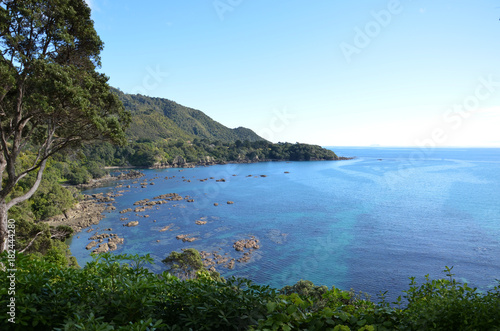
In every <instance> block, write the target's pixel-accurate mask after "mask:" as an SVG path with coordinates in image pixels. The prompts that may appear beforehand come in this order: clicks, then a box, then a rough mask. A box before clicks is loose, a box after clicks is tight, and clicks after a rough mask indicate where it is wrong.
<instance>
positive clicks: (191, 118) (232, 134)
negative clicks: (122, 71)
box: [113, 89, 264, 142]
mask: <svg viewBox="0 0 500 331" xmlns="http://www.w3.org/2000/svg"><path fill="white" fill-rule="evenodd" d="M113 90H114V92H115V93H116V94H117V95H118V97H119V98H120V100H121V101H122V102H123V105H124V107H125V109H126V110H128V111H130V112H131V114H132V124H131V126H130V128H129V129H128V130H127V134H128V136H129V139H130V140H132V141H136V140H141V139H149V140H157V139H169V138H175V139H184V140H192V139H194V138H200V139H209V140H219V141H222V142H234V141H236V140H241V141H250V142H254V141H260V140H264V139H263V138H261V137H259V136H258V135H257V134H256V133H255V132H253V131H252V130H250V129H247V128H243V127H239V128H236V129H230V128H228V127H226V126H224V125H222V124H220V123H219V122H217V121H214V120H213V119H211V118H210V117H209V116H207V115H206V114H204V113H203V112H201V111H199V110H196V109H193V108H188V107H185V106H182V105H180V104H178V103H176V102H174V101H171V100H168V99H163V98H153V97H148V96H144V95H140V94H125V93H123V92H121V91H119V90H117V89H113Z"/></svg>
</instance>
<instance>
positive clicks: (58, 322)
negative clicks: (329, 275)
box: [0, 252, 500, 331]
mask: <svg viewBox="0 0 500 331" xmlns="http://www.w3.org/2000/svg"><path fill="white" fill-rule="evenodd" d="M0 262H2V263H4V264H6V263H7V262H8V261H7V254H5V253H4V254H2V255H0ZM151 262H152V258H151V257H150V256H149V255H146V256H143V257H140V256H137V255H112V254H110V253H105V254H101V255H99V256H94V260H93V261H92V262H90V263H88V264H87V265H86V266H85V267H84V268H83V269H77V268H68V267H67V266H66V265H65V264H64V263H63V261H62V260H60V259H59V258H58V257H57V254H55V255H54V254H52V253H50V252H49V253H48V254H47V255H46V256H36V255H33V254H32V255H24V254H18V255H17V257H16V269H17V271H16V273H15V276H16V289H15V290H16V293H15V296H14V297H15V305H16V324H13V323H10V322H8V319H9V318H10V316H9V315H8V314H5V313H2V314H0V325H2V330H53V329H55V330H76V329H81V330H155V329H160V330H292V329H293V330H334V331H338V330H360V331H369V330H499V325H500V291H499V288H498V287H496V288H494V289H493V290H491V291H489V292H487V293H479V292H478V291H477V290H476V289H473V288H470V287H468V286H467V285H466V284H461V283H459V282H457V281H456V280H454V279H453V277H452V276H453V275H452V274H451V269H450V268H447V269H446V272H447V274H448V276H449V279H440V280H430V279H429V278H428V277H426V282H425V283H424V284H422V285H420V286H418V285H417V284H416V283H415V279H414V278H411V279H412V283H411V284H410V288H409V290H407V291H405V292H404V293H405V295H404V300H406V302H407V303H406V306H405V307H402V306H403V300H402V299H401V298H399V299H398V302H397V306H396V307H391V306H390V304H388V303H387V302H385V300H383V301H382V302H380V303H378V304H375V303H373V302H371V301H369V300H367V299H362V298H361V297H360V296H356V295H354V293H352V292H346V291H342V290H339V289H337V288H335V287H332V288H331V289H326V288H325V287H322V286H314V284H312V283H311V282H308V281H300V282H298V283H297V284H295V285H293V286H287V287H285V288H283V289H282V290H281V293H282V294H280V293H279V292H278V291H277V290H275V289H272V288H270V287H268V286H260V285H256V284H253V283H252V282H251V281H249V280H246V279H238V278H230V279H227V280H224V279H216V278H214V277H212V276H211V275H210V274H209V273H208V272H206V271H204V270H200V271H198V272H197V274H196V276H197V277H196V278H195V279H188V280H185V281H182V280H180V279H179V278H177V277H175V276H172V275H171V274H169V273H166V272H164V273H162V274H155V273H153V272H151V271H149V270H148V269H147V268H145V265H146V264H147V263H151ZM0 274H1V275H2V277H0V306H1V307H7V305H8V304H9V303H10V298H11V297H12V294H9V286H10V279H9V278H8V277H6V276H7V274H6V272H4V271H2V272H0Z"/></svg>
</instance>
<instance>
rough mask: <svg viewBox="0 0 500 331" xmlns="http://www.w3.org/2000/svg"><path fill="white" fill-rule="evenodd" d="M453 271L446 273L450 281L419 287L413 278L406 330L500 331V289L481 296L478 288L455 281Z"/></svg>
mask: <svg viewBox="0 0 500 331" xmlns="http://www.w3.org/2000/svg"><path fill="white" fill-rule="evenodd" d="M452 269H453V267H452V268H448V267H446V269H445V270H444V272H446V275H447V276H448V277H449V279H437V280H430V279H429V275H426V276H425V283H423V284H422V285H420V286H418V284H417V283H416V281H415V277H411V278H410V279H411V283H410V289H409V290H407V291H405V296H404V298H405V299H406V300H407V301H408V305H407V307H406V309H404V311H403V312H402V321H403V323H402V327H403V328H405V329H407V330H423V329H439V330H499V329H500V289H499V287H495V288H494V289H493V290H491V291H489V292H488V293H486V294H484V293H479V292H478V291H477V289H476V288H471V287H469V286H467V284H466V283H465V284H462V283H460V282H458V281H456V280H455V279H454V278H453V276H454V275H453V274H452V273H451V271H452Z"/></svg>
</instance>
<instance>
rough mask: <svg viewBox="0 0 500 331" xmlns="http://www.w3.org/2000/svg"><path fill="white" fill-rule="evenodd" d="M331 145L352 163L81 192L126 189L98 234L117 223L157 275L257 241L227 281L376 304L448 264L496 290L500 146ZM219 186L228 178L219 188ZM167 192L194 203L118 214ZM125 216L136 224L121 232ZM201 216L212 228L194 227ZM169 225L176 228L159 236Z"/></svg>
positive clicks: (216, 169)
mask: <svg viewBox="0 0 500 331" xmlns="http://www.w3.org/2000/svg"><path fill="white" fill-rule="evenodd" d="M331 149H332V150H334V151H335V152H336V153H337V154H338V155H342V156H355V157H356V158H355V159H353V160H347V161H315V162H265V163H254V164H228V165H217V166H211V167H198V168H193V169H162V170H145V171H144V173H145V174H146V177H144V178H146V179H148V180H152V182H154V184H155V185H147V187H146V188H142V187H141V186H140V185H139V183H138V184H132V182H133V181H132V180H127V181H120V182H116V183H113V184H112V186H107V187H102V188H99V189H93V190H88V191H85V192H84V193H86V194H94V193H99V192H105V193H107V192H117V191H120V190H124V188H117V187H116V185H118V184H123V185H129V184H130V185H131V188H130V189H125V190H126V192H123V196H120V197H117V198H116V202H115V203H114V205H115V207H116V208H117V209H116V210H115V211H112V212H108V213H106V217H105V219H103V220H102V221H101V223H100V224H99V225H98V226H97V227H98V228H100V229H105V228H109V227H111V228H112V229H113V231H112V232H113V233H117V234H118V235H119V236H120V237H124V238H125V243H124V244H123V245H121V246H119V249H118V250H117V251H116V253H132V254H135V253H139V254H146V253H150V254H151V256H153V257H154V258H155V261H156V264H155V265H153V266H152V267H151V268H152V270H154V271H157V272H161V271H162V270H163V269H164V267H163V266H162V263H161V260H162V259H163V258H165V257H166V256H167V255H169V253H170V252H171V251H173V250H177V251H179V250H180V249H182V248H189V247H194V248H196V249H198V250H200V251H201V250H204V251H210V252H211V251H216V250H217V251H219V254H221V255H225V254H226V253H227V255H226V256H230V257H233V258H239V257H241V256H242V253H240V252H236V251H235V250H234V248H233V243H234V242H235V241H236V240H239V239H248V238H250V236H255V237H256V238H258V239H259V241H260V249H258V250H256V251H254V252H253V254H252V258H251V260H250V261H249V262H248V263H236V267H235V268H234V269H233V270H229V269H226V268H224V267H222V266H218V267H217V270H218V271H219V272H221V274H222V275H223V276H230V275H235V276H242V277H247V278H250V279H252V280H254V281H255V282H257V283H259V284H266V285H271V286H273V287H277V288H281V287H283V286H285V285H292V284H294V283H295V282H297V281H298V280H300V279H308V280H311V281H313V282H314V283H315V284H317V285H327V286H329V287H330V286H332V285H334V286H336V287H338V288H341V289H350V288H353V289H355V290H356V291H363V292H366V293H368V294H370V295H372V296H376V295H377V294H378V293H380V292H384V291H388V296H389V298H395V297H397V296H398V295H400V294H402V293H401V291H403V290H406V289H408V283H409V280H408V277H410V276H416V277H417V280H423V276H424V275H426V274H430V277H431V278H438V277H440V278H443V277H445V275H444V273H443V272H442V270H444V268H445V266H449V267H451V266H453V267H454V269H453V271H454V273H455V274H456V277H457V278H458V279H459V280H461V281H465V282H468V283H469V284H470V285H472V286H476V287H479V288H480V289H482V290H487V289H489V288H491V287H492V286H494V285H497V283H496V281H495V279H500V203H499V202H500V149H487V148H484V149H481V148H460V149H459V148H435V149H418V148H353V147H332V148H331ZM285 172H288V173H285ZM250 175H251V176H250ZM261 175H265V177H263V176H261ZM174 176H175V177H174ZM182 177H184V178H182ZM210 177H214V179H208V180H207V181H203V182H201V181H200V179H205V178H210ZM144 178H142V179H140V180H139V181H140V182H141V181H142V180H143V179H144ZM166 178H170V179H166ZM220 178H225V179H226V182H216V181H215V179H220ZM184 179H190V180H191V182H186V181H184ZM171 192H175V193H178V194H180V195H182V196H186V195H189V196H190V197H191V198H193V199H194V200H195V201H194V202H192V203H189V202H187V201H172V202H169V203H168V204H163V205H158V206H156V207H157V208H156V207H155V208H153V209H150V210H147V211H146V212H140V213H137V214H139V215H145V214H147V215H149V217H148V218H143V217H139V216H136V213H127V214H120V213H119V211H121V210H123V209H126V208H130V207H135V206H133V203H134V202H136V201H138V200H141V199H146V198H148V199H152V198H153V197H155V196H157V195H160V194H166V193H171ZM227 201H234V204H227ZM214 203H219V205H218V206H214ZM121 217H129V220H127V222H128V221H132V220H138V221H139V225H138V226H136V227H131V228H129V227H124V226H122V224H123V223H124V222H123V221H121V220H120V218H121ZM200 219H202V220H206V221H207V224H205V225H197V224H195V221H196V220H200ZM155 220H156V222H154V221H155ZM169 224H172V225H173V226H172V231H165V232H160V231H159V230H160V229H161V228H162V227H164V226H166V225H169ZM94 228H96V226H94ZM179 234H189V235H190V236H192V237H196V238H197V240H196V241H194V242H191V243H189V242H186V243H184V242H182V241H180V240H177V239H176V236H177V235H179ZM90 235H91V234H89V233H87V232H86V231H85V230H83V231H82V232H81V233H79V234H78V235H75V237H74V238H73V239H72V241H71V244H70V247H71V251H72V253H73V255H74V256H76V258H77V259H78V261H79V263H80V264H81V265H84V264H85V262H87V261H90V260H91V257H90V252H89V251H87V250H86V249H85V246H86V245H87V244H88V243H89V240H88V237H90ZM77 236H79V237H77ZM157 240H159V242H157Z"/></svg>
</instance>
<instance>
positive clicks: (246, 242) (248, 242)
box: [233, 236, 260, 252]
mask: <svg viewBox="0 0 500 331" xmlns="http://www.w3.org/2000/svg"><path fill="white" fill-rule="evenodd" d="M233 248H234V249H235V250H237V251H239V252H243V251H244V250H245V249H259V248H260V246H259V239H256V238H255V237H254V236H252V237H251V238H250V239H242V240H238V241H236V242H235V243H234V244H233Z"/></svg>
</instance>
